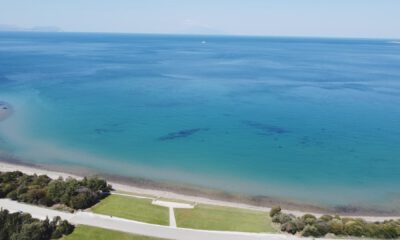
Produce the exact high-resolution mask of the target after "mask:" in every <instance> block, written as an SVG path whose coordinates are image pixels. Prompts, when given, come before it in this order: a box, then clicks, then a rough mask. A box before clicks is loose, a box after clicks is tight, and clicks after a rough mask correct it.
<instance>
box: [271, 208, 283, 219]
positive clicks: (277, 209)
mask: <svg viewBox="0 0 400 240" xmlns="http://www.w3.org/2000/svg"><path fill="white" fill-rule="evenodd" d="M281 211H282V209H281V207H280V206H277V207H273V208H271V211H269V216H270V217H273V216H275V215H276V214H278V213H281Z"/></svg>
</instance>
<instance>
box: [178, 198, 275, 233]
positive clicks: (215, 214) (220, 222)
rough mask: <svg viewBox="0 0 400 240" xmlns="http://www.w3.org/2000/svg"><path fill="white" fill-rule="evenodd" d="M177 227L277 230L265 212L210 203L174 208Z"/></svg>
mask: <svg viewBox="0 0 400 240" xmlns="http://www.w3.org/2000/svg"><path fill="white" fill-rule="evenodd" d="M175 217H176V222H177V226H178V227H183V228H193V229H204V230H221V231H238V232H277V231H276V229H275V228H274V226H273V224H272V221H271V218H270V217H269V215H268V213H266V212H259V211H252V210H246V209H239V208H229V207H220V206H212V205H203V204H200V205H197V206H196V207H195V208H194V209H175Z"/></svg>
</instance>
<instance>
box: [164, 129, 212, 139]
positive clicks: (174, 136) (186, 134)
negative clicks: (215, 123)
mask: <svg viewBox="0 0 400 240" xmlns="http://www.w3.org/2000/svg"><path fill="white" fill-rule="evenodd" d="M207 130H208V128H192V129H184V130H180V131H177V132H172V133H168V134H167V135H164V136H161V137H159V138H158V140H160V141H168V140H174V139H177V138H186V137H189V136H191V135H193V134H195V133H197V132H200V131H207Z"/></svg>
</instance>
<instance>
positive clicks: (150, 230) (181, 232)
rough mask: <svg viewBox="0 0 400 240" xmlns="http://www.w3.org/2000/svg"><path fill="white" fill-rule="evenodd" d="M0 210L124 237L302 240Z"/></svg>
mask: <svg viewBox="0 0 400 240" xmlns="http://www.w3.org/2000/svg"><path fill="white" fill-rule="evenodd" d="M0 208H3V209H8V210H9V211H10V212H26V213H30V214H31V215H32V216H33V217H35V218H39V219H45V218H46V217H49V218H53V217H55V216H60V217H61V218H63V219H66V220H68V221H69V222H71V223H73V224H84V225H88V226H93V227H100V228H106V229H111V230H116V231H122V232H126V233H132V234H139V235H144V236H151V237H158V238H165V239H176V240H261V239H262V240H288V239H302V238H298V237H294V236H290V235H284V234H267V233H262V234H261V233H260V234H258V233H241V232H223V231H206V230H194V229H185V228H176V227H168V226H161V225H154V224H148V223H142V222H137V221H132V220H127V219H122V218H117V217H110V216H105V215H100V214H95V213H90V212H77V213H66V212H60V211H56V210H51V209H48V208H43V207H38V206H33V205H28V204H24V203H18V202H16V201H11V200H9V199H0Z"/></svg>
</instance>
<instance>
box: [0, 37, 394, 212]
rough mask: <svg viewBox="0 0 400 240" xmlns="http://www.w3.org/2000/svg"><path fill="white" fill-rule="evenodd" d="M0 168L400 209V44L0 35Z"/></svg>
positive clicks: (212, 38)
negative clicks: (5, 106)
mask: <svg viewBox="0 0 400 240" xmlns="http://www.w3.org/2000/svg"><path fill="white" fill-rule="evenodd" d="M0 101H5V102H7V103H9V104H11V105H12V106H13V111H14V113H13V115H12V116H11V117H9V118H8V119H6V120H4V121H2V122H0V136H1V139H0V149H1V150H0V151H1V153H2V154H3V155H7V156H10V155H11V156H13V157H15V158H18V159H21V160H24V161H27V162H35V163H41V164H54V165H63V166H68V167H86V168H90V169H94V170H97V171H106V172H110V173H112V174H117V175H121V176H139V177H148V178H151V179H156V180H163V181H172V182H178V183H188V184H196V185H200V186H205V187H213V188H217V189H222V190H228V191H231V192H237V193H245V194H258V195H259V194H262V195H267V196H273V197H280V198H285V199H292V200H297V201H301V202H307V203H316V204H323V205H330V206H337V205H354V206H363V207H374V208H377V209H382V210H399V209H400V187H399V185H400V147H399V146H400V107H399V106H400V44H396V43H395V42H392V41H389V40H352V39H301V38H261V37H260V38H252V37H211V36H201V37H200V36H158V35H122V34H121V35H118V34H114V35H107V34H73V33H51V34H50V33H48V34H47V33H46V34H45V33H0Z"/></svg>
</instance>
